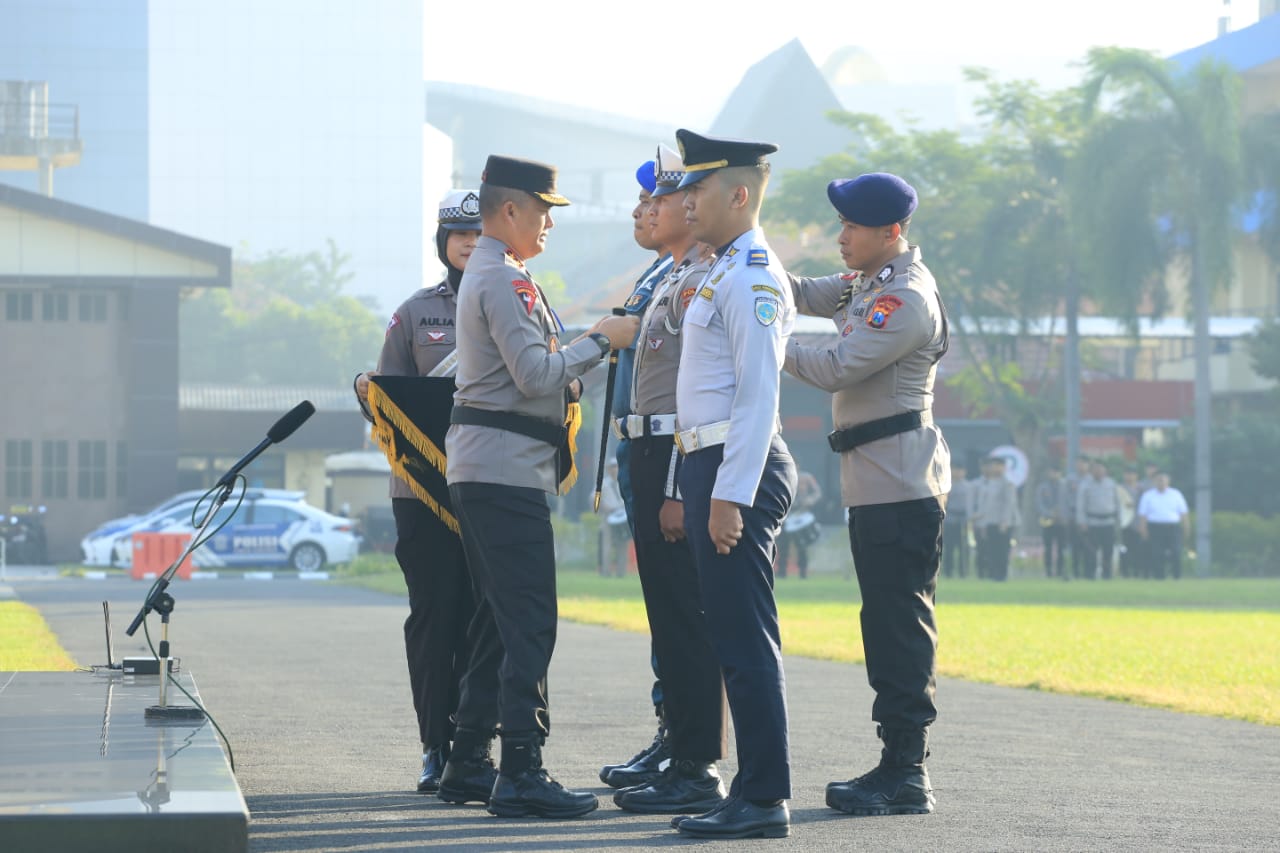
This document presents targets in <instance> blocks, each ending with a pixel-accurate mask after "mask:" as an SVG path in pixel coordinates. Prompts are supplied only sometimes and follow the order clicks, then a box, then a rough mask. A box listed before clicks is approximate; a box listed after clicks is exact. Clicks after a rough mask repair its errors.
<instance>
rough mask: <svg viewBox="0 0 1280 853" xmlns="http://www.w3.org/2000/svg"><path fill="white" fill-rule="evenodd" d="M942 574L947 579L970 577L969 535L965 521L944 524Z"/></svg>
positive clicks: (945, 522)
mask: <svg viewBox="0 0 1280 853" xmlns="http://www.w3.org/2000/svg"><path fill="white" fill-rule="evenodd" d="M942 573H943V574H944V575H946V576H947V577H958V578H964V577H968V576H969V534H968V528H967V525H966V524H965V521H964V519H961V520H959V521H955V522H953V521H951V519H947V520H946V521H944V522H943V523H942Z"/></svg>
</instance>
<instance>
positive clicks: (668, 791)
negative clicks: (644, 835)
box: [613, 760, 725, 814]
mask: <svg viewBox="0 0 1280 853" xmlns="http://www.w3.org/2000/svg"><path fill="white" fill-rule="evenodd" d="M724 798H725V793H724V782H723V781H722V780H721V779H720V774H719V773H718V772H716V766H715V764H714V762H707V761H688V760H683V761H672V762H671V763H670V764H669V765H667V769H666V770H664V771H662V775H660V776H659V777H658V778H657V779H655V780H654V781H653V782H650V783H649V784H648V785H645V786H643V787H634V788H623V789H622V790H621V791H618V792H617V793H616V794H614V795H613V801H614V803H616V804H617V806H618V808H620V809H622V810H623V811H626V812H636V813H637V814H703V813H705V812H707V811H708V810H710V809H713V808H715V807H716V806H718V805H720V803H721V801H722V800H724Z"/></svg>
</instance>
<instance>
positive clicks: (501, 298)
mask: <svg viewBox="0 0 1280 853" xmlns="http://www.w3.org/2000/svg"><path fill="white" fill-rule="evenodd" d="M555 177H556V170H555V168H554V167H551V166H548V165H546V164H543V163H536V162H533V161H530V160H521V159H516V158H513V157H502V156H497V155H494V156H491V157H489V159H488V162H487V163H486V165H485V171H484V174H483V176H482V179H481V180H482V183H481V186H480V218H481V222H482V232H481V236H480V239H479V240H478V241H477V243H476V248H475V251H474V252H472V254H471V258H470V260H469V261H468V263H467V269H466V272H465V274H464V275H463V277H462V286H461V287H460V288H459V300H458V372H457V386H458V390H457V392H456V394H455V395H454V410H453V426H452V427H451V428H450V430H449V433H448V436H447V439H446V449H447V455H448V471H447V475H448V480H449V494H450V497H451V498H452V500H453V506H454V510H455V512H456V514H457V516H458V520H459V522H460V524H461V527H462V539H463V546H464V548H465V549H466V554H467V564H468V568H469V569H470V571H471V575H472V580H473V582H474V585H475V588H476V591H477V594H478V601H477V602H476V617H475V619H473V620H472V624H471V627H470V629H469V631H468V640H469V641H470V642H471V643H472V647H473V651H472V657H471V662H470V665H469V667H468V669H467V672H466V673H465V675H464V676H463V679H462V696H461V700H460V702H459V704H458V712H457V720H458V733H457V738H456V740H455V743H454V750H453V754H452V755H451V756H450V758H449V762H448V764H447V765H446V766H445V772H444V775H443V777H442V778H441V782H440V791H439V796H440V797H441V799H445V800H447V801H450V802H466V801H469V800H480V801H482V802H484V801H487V802H488V806H489V811H490V812H491V813H493V814H495V815H499V816H503V817H520V816H525V815H537V816H540V817H576V816H578V815H581V814H585V813H586V812H589V811H591V810H592V809H594V808H596V806H597V805H598V803H597V801H596V797H595V795H594V794H590V793H585V792H572V791H566V790H565V789H564V788H562V787H561V786H560V785H559V783H557V782H555V780H553V779H552V778H551V777H550V775H549V774H548V773H547V771H546V770H544V769H543V767H542V744H543V742H544V740H545V738H546V735H547V733H548V731H549V730H550V722H551V721H550V715H549V713H548V708H547V681H546V679H547V669H548V666H549V664H550V662H551V653H552V650H553V648H554V646H555V637H556V583H555V550H554V542H553V537H552V530H551V515H550V509H549V507H548V505H547V499H546V495H547V493H551V494H556V493H558V491H559V489H560V486H561V483H562V482H563V479H564V475H563V473H562V471H563V470H564V469H565V468H567V467H568V464H567V463H568V462H570V461H571V460H569V459H568V458H567V456H568V454H569V453H570V448H569V447H568V446H566V445H570V444H571V442H567V441H566V436H565V423H566V414H567V412H566V407H567V398H568V393H569V388H570V385H571V384H576V385H578V386H579V388H578V391H579V392H580V390H581V389H580V383H577V382H575V380H576V379H577V377H579V376H581V375H582V374H583V373H585V372H586V371H587V370H589V369H591V368H592V367H593V366H595V365H596V364H598V363H599V362H600V360H601V359H602V358H603V357H604V356H605V355H606V354H607V353H608V352H609V351H610V349H611V348H612V349H618V348H621V347H624V346H627V345H628V344H629V343H630V342H631V341H632V340H633V339H634V338H635V332H636V328H637V326H638V321H637V320H636V319H635V318H633V317H608V318H605V319H603V320H601V321H600V322H599V323H597V324H596V325H595V326H594V327H592V329H591V330H590V331H589V332H588V333H587V334H585V335H583V336H581V337H580V338H579V339H577V340H575V341H573V342H572V343H569V344H567V345H565V344H562V343H561V342H560V335H561V334H563V332H564V328H563V326H562V325H561V324H560V321H559V319H558V318H557V317H556V314H555V311H554V310H553V309H552V308H551V306H550V305H548V304H547V301H546V295H545V294H544V293H543V292H542V289H541V288H540V287H538V285H537V283H536V282H535V281H534V279H533V277H532V275H531V274H530V272H529V270H528V269H527V268H526V267H525V261H526V260H528V259H530V258H532V257H534V256H535V255H537V254H538V253H539V252H541V251H542V249H543V247H544V245H545V243H546V238H547V232H548V231H549V230H550V229H551V228H552V227H553V226H554V224H555V223H554V221H553V219H552V217H551V208H552V207H554V206H560V205H565V204H568V203H569V202H568V199H566V198H564V196H562V195H560V194H559V193H558V192H557V191H556V187H555ZM499 726H500V727H501V731H502V759H501V763H500V772H499V773H498V775H497V778H496V779H493V778H492V775H491V774H492V765H491V763H490V760H489V742H490V740H491V738H492V736H493V734H494V731H495V729H496V728H497V727H499ZM490 782H491V784H492V788H491V789H490V790H486V789H485V786H486V783H490Z"/></svg>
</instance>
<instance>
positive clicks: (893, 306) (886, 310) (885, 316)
mask: <svg viewBox="0 0 1280 853" xmlns="http://www.w3.org/2000/svg"><path fill="white" fill-rule="evenodd" d="M901 307H902V300H901V299H899V298H898V297H896V296H881V297H880V298H879V299H877V300H876V304H875V305H872V306H871V313H869V314H868V315H867V325H868V326H870V327H871V328H873V329H883V328H884V324H885V323H887V322H889V316H890V315H891V314H893V312H894V311H897V310H898V309H899V308H901Z"/></svg>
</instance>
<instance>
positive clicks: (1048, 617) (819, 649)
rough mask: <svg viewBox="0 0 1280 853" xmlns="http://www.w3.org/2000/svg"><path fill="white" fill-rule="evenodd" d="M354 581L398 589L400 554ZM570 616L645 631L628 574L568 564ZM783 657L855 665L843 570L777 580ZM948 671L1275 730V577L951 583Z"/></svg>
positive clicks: (942, 657)
mask: <svg viewBox="0 0 1280 853" xmlns="http://www.w3.org/2000/svg"><path fill="white" fill-rule="evenodd" d="M379 565H380V568H375V567H374V566H372V565H369V566H366V567H365V571H366V574H364V575H359V576H356V577H354V578H352V580H353V581H354V582H358V583H361V584H362V585H364V586H369V587H371V588H374V589H380V590H382V591H384V592H390V593H396V594H403V592H404V581H403V580H402V578H401V577H400V573H399V571H398V570H395V569H394V562H393V561H390V560H386V561H383V562H382V563H380V564H379ZM557 584H558V592H559V598H560V614H561V616H563V617H564V618H566V619H570V620H572V621H576V622H584V623H589V624H596V625H606V626H609V627H612V628H617V629H619V630H625V631H637V632H645V631H647V630H648V622H647V621H646V617H645V613H644V603H643V601H642V600H641V595H640V583H639V580H638V579H637V578H636V577H634V576H629V577H625V578H602V577H600V576H598V575H596V574H595V573H594V572H589V571H580V570H579V571H572V570H562V571H561V572H560V574H559V576H558V578H557ZM777 599H778V611H779V616H780V619H781V622H782V635H783V645H784V647H785V649H786V651H787V653H789V654H795V655H801V656H804V657H813V658H819V659H823V660H833V661H844V662H849V663H860V662H861V661H862V636H861V631H860V628H859V622H858V608H859V596H858V588H857V584H856V583H855V582H853V581H851V580H846V579H844V578H843V577H842V576H840V575H838V574H830V573H828V574H815V575H813V576H811V577H810V578H808V579H806V580H803V581H802V580H799V579H797V578H787V579H784V580H780V581H779V582H778V583H777ZM938 631H939V646H938V670H939V672H940V673H941V674H942V675H946V676H951V677H954V678H962V679H967V680H970V681H980V682H985V683H990V684H1001V685H1007V686H1011V687H1025V688H1032V689H1038V690H1047V691H1052V692H1057V693H1071V694H1076V695H1082V696H1097V697H1103V698H1107V699H1114V700H1120V701H1126V702H1133V703H1135V704H1139V705H1147V706H1152V707H1159V708H1168V709H1170V710H1175V711H1184V712H1190V713H1197V714H1207V715H1212V716H1220V717H1232V718H1236V719H1242V720H1249V721H1252V722H1258V723H1266V724H1269V725H1280V580H1255V579H1238V580H1237V579H1231V580H1222V579H1207V580H1194V579H1184V580H1181V581H1176V582H1175V581H1164V582H1156V581H1137V580H1112V581H1107V582H1098V581H1095V582H1080V581H1072V582H1068V583H1064V582H1062V581H1049V580H1043V579H1022V580H1015V581H1010V582H1008V583H1003V584H996V583H989V582H983V581H977V580H952V579H949V578H943V579H942V580H941V581H940V584H939V590H938Z"/></svg>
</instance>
